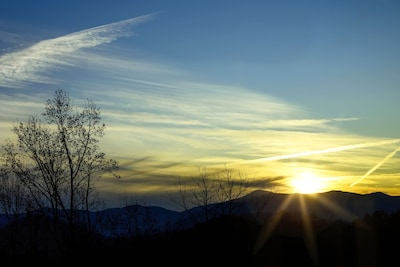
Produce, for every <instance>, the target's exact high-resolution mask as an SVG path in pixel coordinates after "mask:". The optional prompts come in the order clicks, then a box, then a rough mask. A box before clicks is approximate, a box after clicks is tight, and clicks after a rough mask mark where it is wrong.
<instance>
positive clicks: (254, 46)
mask: <svg viewBox="0 0 400 267" xmlns="http://www.w3.org/2000/svg"><path fill="white" fill-rule="evenodd" d="M399 14H400V2H399V1H390V0H374V1H369V0H364V1H353V0H348V1H340V0H339V1H316V0H315V1H309V0H306V1H286V0H283V1H255V0H250V1H237V0H232V1H222V0H213V1H211V0H203V1H179V0H170V1H162V0H147V1H138V0H132V1H123V0H113V1H105V0H98V1H91V0H86V1H75V0H72V1H27V0H3V1H1V3H0V111H1V113H0V143H4V142H5V140H6V139H7V138H12V136H13V135H12V133H11V128H12V126H13V123H15V121H17V120H26V119H27V117H28V116H30V115H32V114H40V113H41V112H42V111H43V109H44V105H45V103H46V100H47V99H49V98H51V97H52V96H53V94H54V92H55V90H57V89H62V90H65V91H67V92H68V93H69V95H70V97H71V98H72V99H73V103H74V105H75V106H77V107H79V106H82V105H83V103H84V100H86V99H91V100H93V101H94V102H95V103H96V104H97V106H98V107H99V108H100V110H101V116H102V121H103V122H104V123H105V124H106V130H105V136H104V137H103V138H102V139H101V140H100V146H101V149H102V151H104V152H105V153H106V155H107V157H109V158H113V159H115V160H117V161H118V162H119V165H120V170H119V174H120V175H121V179H118V180H117V179H115V178H111V177H103V178H102V179H101V180H99V181H98V182H97V183H96V186H97V189H98V191H99V192H100V194H101V195H102V196H103V198H105V200H106V203H107V204H108V205H109V206H115V205H118V203H120V201H121V196H122V195H132V196H134V197H135V198H137V199H138V200H139V201H142V202H143V203H145V204H148V205H159V206H164V207H167V208H173V203H171V201H170V199H169V198H168V192H170V191H172V190H174V189H176V184H177V182H178V180H179V179H182V180H184V179H186V180H188V179H190V178H193V177H196V176H198V175H199V172H200V170H207V172H208V173H210V174H213V173H215V172H218V171H219V170H221V169H224V168H227V169H229V170H232V172H233V174H235V175H237V176H239V175H240V176H242V177H247V178H249V179H251V181H252V187H253V188H254V189H271V188H273V190H274V191H276V192H280V193H298V192H302V190H303V189H301V187H307V188H305V189H304V190H310V192H311V191H312V190H315V191H317V192H324V191H330V190H340V191H346V192H355V193H360V194H367V193H372V192H378V191H379V192H383V193H386V194H389V195H400V180H399V178H400V158H399V157H400V153H399V152H398V150H399V146H400V139H399V138H400V123H399V118H398V117H399V115H400V111H399V105H398V101H399V99H400V90H399V88H398V87H399V84H400V75H399V74H400V46H399V43H400V31H399V28H400V16H399ZM307 181H311V184H310V183H307ZM310 187H314V189H310Z"/></svg>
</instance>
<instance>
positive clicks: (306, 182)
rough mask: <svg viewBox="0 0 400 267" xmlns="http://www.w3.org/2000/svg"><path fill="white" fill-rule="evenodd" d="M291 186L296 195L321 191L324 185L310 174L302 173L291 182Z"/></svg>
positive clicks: (318, 178) (319, 179)
mask: <svg viewBox="0 0 400 267" xmlns="http://www.w3.org/2000/svg"><path fill="white" fill-rule="evenodd" d="M291 186H292V187H293V190H294V191H295V192H296V193H300V194H313V193H318V192H320V191H322V190H323V188H324V187H325V186H324V183H323V181H322V179H321V178H320V177H317V176H316V175H315V174H314V173H312V172H302V173H300V174H299V175H298V176H296V177H294V178H293V179H292V180H291Z"/></svg>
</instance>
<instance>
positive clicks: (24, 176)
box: [3, 90, 118, 244]
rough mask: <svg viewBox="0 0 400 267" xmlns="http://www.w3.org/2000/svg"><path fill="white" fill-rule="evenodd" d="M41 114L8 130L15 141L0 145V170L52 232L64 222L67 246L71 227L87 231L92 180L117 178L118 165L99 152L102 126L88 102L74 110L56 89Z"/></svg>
mask: <svg viewBox="0 0 400 267" xmlns="http://www.w3.org/2000/svg"><path fill="white" fill-rule="evenodd" d="M41 115H42V117H39V116H38V115H32V116H30V117H29V118H28V120H27V121H26V122H19V123H17V124H15V125H14V126H13V128H12V132H13V133H14V134H15V135H16V137H17V138H16V141H11V140H10V139H8V140H7V142H6V144H5V145H4V146H3V148H4V151H5V154H4V159H5V161H4V166H3V171H4V172H5V173H9V174H12V175H14V176H15V177H17V178H18V179H19V181H18V182H20V183H21V184H22V185H23V186H24V188H25V189H26V190H27V191H28V192H29V193H30V197H31V199H32V200H33V202H34V204H35V206H36V207H39V208H40V209H41V210H42V211H44V212H46V214H48V213H49V212H50V215H51V216H50V217H51V218H52V220H53V226H54V227H53V230H54V231H56V232H57V230H59V227H60V225H61V222H62V223H63V224H64V222H67V229H68V230H67V231H66V232H67V236H63V238H67V240H68V241H67V242H68V244H73V242H74V240H75V229H74V227H75V226H76V225H77V224H82V223H83V224H84V225H85V226H86V227H88V228H89V230H90V229H91V220H90V216H89V215H90V214H89V211H90V210H91V209H92V208H93V206H92V205H93V203H96V201H97V200H96V199H95V200H94V199H93V196H94V195H95V194H94V192H95V187H94V184H95V181H96V180H97V179H99V178H100V177H101V176H102V174H103V173H104V172H110V173H112V174H113V175H115V176H117V175H116V174H115V171H116V170H117V169H118V163H117V161H115V160H112V159H107V158H106V156H105V154H104V153H103V152H101V151H100V149H99V146H98V142H99V138H101V137H103V135H104V130H105V124H103V123H101V117H100V109H99V108H98V107H97V106H96V105H95V104H94V102H93V101H91V100H87V101H86V102H85V105H84V107H83V108H82V109H81V110H75V109H74V107H73V105H72V101H71V99H70V97H69V95H68V93H67V92H65V91H63V90H56V91H55V94H54V97H53V98H52V99H48V100H47V103H46V105H45V110H44V112H43V113H42V114H41ZM117 177H118V176H117ZM82 211H85V212H84V213H83V214H85V215H84V216H81V215H82ZM55 236H56V237H57V234H56V235H55Z"/></svg>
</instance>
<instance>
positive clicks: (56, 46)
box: [0, 14, 154, 88]
mask: <svg viewBox="0 0 400 267" xmlns="http://www.w3.org/2000/svg"><path fill="white" fill-rule="evenodd" d="M153 17H154V14H148V15H143V16H139V17H135V18H131V19H127V20H123V21H119V22H115V23H110V24H106V25H102V26H98V27H94V28H90V29H86V30H82V31H79V32H75V33H71V34H68V35H64V36H61V37H57V38H53V39H48V40H43V41H41V42H39V43H37V44H34V45H32V46H31V47H29V48H26V49H24V50H21V51H17V52H12V53H7V54H5V55H3V56H1V57H0V65H1V68H0V86H3V87H10V88H20V87H23V86H24V85H26V84H27V83H32V82H34V83H49V84H51V83H55V82H56V81H55V80H54V78H50V77H48V76H46V75H44V73H45V72H46V71H47V70H49V68H54V67H61V66H66V65H71V64H72V62H71V61H70V59H71V58H70V57H71V56H73V54H74V53H75V52H77V51H79V50H81V49H84V48H91V47H95V46H98V45H101V44H105V43H110V42H112V41H114V40H116V39H117V38H120V37H124V36H129V35H131V34H132V32H131V27H133V26H135V25H137V24H139V23H143V22H146V21H148V20H150V19H152V18H153Z"/></svg>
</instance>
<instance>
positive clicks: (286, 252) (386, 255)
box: [0, 211, 400, 266]
mask: <svg viewBox="0 0 400 267" xmlns="http://www.w3.org/2000/svg"><path fill="white" fill-rule="evenodd" d="M308 219H309V225H308V226H309V229H308V230H306V229H307V228H306V227H307V226H306V225H304V223H303V221H302V220H301V219H300V218H298V216H293V215H292V214H284V215H283V216H282V217H281V218H280V221H279V223H278V224H277V225H276V227H275V228H274V229H273V231H272V233H271V234H269V235H266V231H265V230H266V227H267V225H268V222H266V223H261V222H259V221H257V220H255V219H254V218H252V217H249V216H238V215H222V216H219V217H215V218H212V219H210V220H207V221H205V222H201V223H196V224H194V226H193V227H191V228H188V229H182V230H167V231H162V232H154V233H148V232H147V233H145V234H137V235H135V236H122V235H121V236H118V237H110V236H104V235H101V234H99V233H98V232H92V231H88V230H87V229H85V228H84V227H81V226H80V225H76V229H77V230H76V233H77V235H76V238H75V239H74V242H73V243H72V244H71V243H69V244H71V245H72V247H69V248H68V249H66V250H65V251H60V250H57V248H59V247H60V246H56V244H54V242H55V239H54V238H52V237H51V236H52V234H53V233H52V229H51V228H49V224H48V223H49V222H51V218H46V217H44V216H43V215H42V214H38V215H32V216H30V217H29V216H27V217H25V218H23V219H21V220H20V221H18V222H13V223H11V224H9V225H6V226H4V227H3V228H1V229H0V259H1V264H2V266H11V265H13V266H15V265H18V264H23V263H29V264H33V263H35V264H40V265H41V266H44V265H48V266H50V265H51V266H71V265H72V264H76V263H79V264H101V263H104V262H106V261H107V262H110V263H112V264H126V263H129V265H137V264H138V263H139V262H141V263H145V264H146V265H151V264H160V263H162V264H171V265H173V266H187V265H193V264H194V265H196V266H206V265H210V264H211V265H216V264H223V265H235V266H236V265H243V266H293V265H301V266H389V265H391V263H393V262H395V261H397V260H398V251H399V240H400V227H399V226H400V211H399V212H396V213H393V214H387V213H384V212H381V211H377V212H375V213H373V214H367V215H365V216H364V217H362V218H360V219H357V220H354V221H352V222H346V221H342V220H334V221H325V220H320V219H318V218H316V217H314V216H310V217H309V218H308ZM271 220H273V217H272V218H271ZM58 227H60V224H58ZM66 229H68V227H66ZM58 230H59V231H58V232H60V229H58ZM61 230H62V229H61ZM310 239H312V240H310ZM310 241H311V242H310ZM61 242H62V240H61ZM310 244H311V245H310ZM312 244H314V247H313V245H312Z"/></svg>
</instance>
